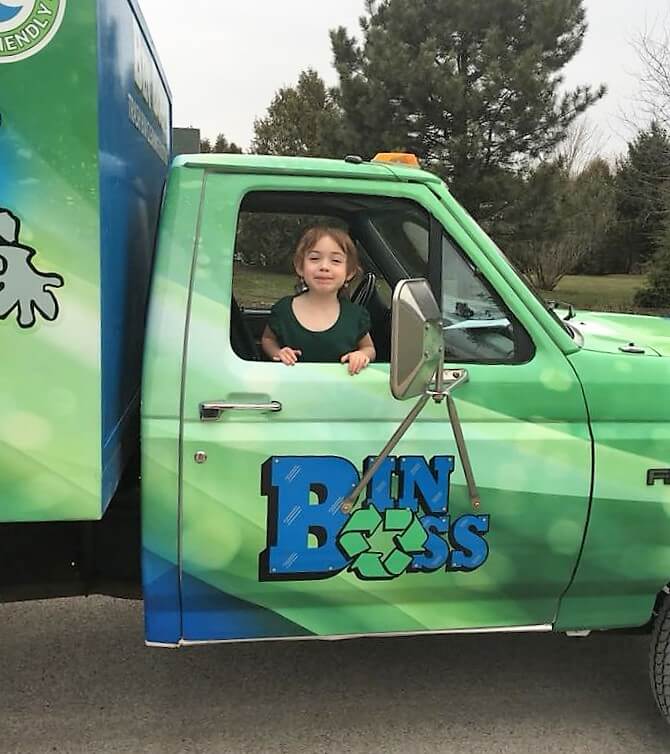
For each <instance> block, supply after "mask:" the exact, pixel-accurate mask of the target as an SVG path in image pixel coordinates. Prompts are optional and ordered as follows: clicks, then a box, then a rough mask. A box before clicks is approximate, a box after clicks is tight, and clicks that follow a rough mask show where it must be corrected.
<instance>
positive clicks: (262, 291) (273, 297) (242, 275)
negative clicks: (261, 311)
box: [233, 264, 297, 308]
mask: <svg viewBox="0 0 670 754" xmlns="http://www.w3.org/2000/svg"><path fill="white" fill-rule="evenodd" d="M296 282H297V278H296V276H295V274H288V273H286V274H284V273H281V272H269V271H267V270H263V269H262V268H258V267H245V266H244V265H241V264H240V265H235V269H234V271H233V291H234V293H235V298H236V299H237V301H238V302H239V303H240V304H241V305H242V306H247V307H268V308H269V307H270V306H272V304H274V302H275V301H278V300H279V299H280V298H282V297H283V296H289V295H291V294H292V293H294V292H295V284H296Z"/></svg>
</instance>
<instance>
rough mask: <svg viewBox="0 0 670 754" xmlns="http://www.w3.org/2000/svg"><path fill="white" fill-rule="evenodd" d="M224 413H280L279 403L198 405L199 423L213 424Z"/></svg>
mask: <svg viewBox="0 0 670 754" xmlns="http://www.w3.org/2000/svg"><path fill="white" fill-rule="evenodd" d="M224 411H261V412H271V413H274V412H277V411H281V403H280V402H279V401H270V402H269V403H228V402H226V401H207V402H203V403H201V404H200V421H203V422H215V421H218V420H219V419H220V418H221V415H222V414H223V412H224Z"/></svg>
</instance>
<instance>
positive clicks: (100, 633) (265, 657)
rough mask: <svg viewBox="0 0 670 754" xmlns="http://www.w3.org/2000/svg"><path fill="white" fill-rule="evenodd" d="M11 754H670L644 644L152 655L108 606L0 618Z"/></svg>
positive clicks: (42, 609) (75, 603) (129, 610)
mask: <svg viewBox="0 0 670 754" xmlns="http://www.w3.org/2000/svg"><path fill="white" fill-rule="evenodd" d="M0 642H1V649H0V652H1V655H0V657H1V660H0V705H1V708H0V752H3V753H4V752H22V753H23V752H25V753H26V754H40V753H41V752H86V753H87V754H88V753H90V752H94V753H95V754H98V753H103V752H132V753H133V754H138V753H139V752H152V753H153V752H156V753H157V754H171V753H172V752H175V753H176V752H217V753H219V752H226V753H227V752H245V753H246V752H249V753H252V752H263V754H272V753H274V752H286V753H287V754H289V753H290V754H303V753H305V754H307V753H309V754H314V753H316V752H347V753H349V752H351V753H352V754H354V753H356V754H357V753H359V752H360V753H361V754H363V752H365V753H366V754H369V753H370V752H384V754H396V753H397V754H400V753H401V752H402V754H422V753H423V752H425V753H426V754H441V753H442V752H459V754H461V753H463V752H468V753H476V752H487V753H489V754H497V753H498V752H500V753H502V752H505V753H507V752H510V753H511V752H514V753H515V754H524V753H525V752H528V753H529V754H543V753H544V752H570V753H571V754H579V753H581V752H595V753H597V754H600V753H601V752H602V753H603V754H605V753H607V754H617V753H618V752H621V753H622V754H623V753H624V752H625V753H626V754H647V753H648V754H652V753H653V754H656V753H658V754H661V753H662V754H667V752H668V751H670V725H667V724H666V723H664V722H663V721H662V720H661V718H660V716H659V715H658V714H657V712H656V708H655V706H654V703H653V700H652V698H651V694H650V691H649V686H648V682H647V676H646V673H647V639H646V637H628V636H595V637H592V638H590V639H586V640H568V639H566V638H564V637H560V636H536V635H518V636H517V635H510V636H487V637H481V636H455V637H417V638H410V639H374V640H356V641H346V642H338V643H326V642H316V641H311V642H295V643H294V642H279V643H266V644H240V645H228V646H218V647H202V648H197V649H188V650H180V651H175V650H158V649H146V648H145V647H144V646H143V644H142V609H141V605H140V604H138V603H129V602H123V601H119V600H112V599H107V598H102V597H95V598H89V599H74V600H55V601H51V602H38V603H26V604H18V605H3V606H0Z"/></svg>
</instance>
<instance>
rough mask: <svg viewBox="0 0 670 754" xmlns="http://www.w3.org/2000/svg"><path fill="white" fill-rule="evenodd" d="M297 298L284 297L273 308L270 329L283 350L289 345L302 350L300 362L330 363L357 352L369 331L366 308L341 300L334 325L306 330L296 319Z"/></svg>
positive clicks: (368, 316)
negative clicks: (318, 330) (361, 340)
mask: <svg viewBox="0 0 670 754" xmlns="http://www.w3.org/2000/svg"><path fill="white" fill-rule="evenodd" d="M294 298H295V297H294V296H286V298H282V299H280V300H279V301H277V303H276V304H275V305H274V306H273V307H272V310H271V312H270V318H269V319H268V326H269V328H270V329H271V330H272V332H273V333H274V334H275V335H276V337H277V341H278V342H279V345H280V347H281V348H284V346H288V347H289V348H293V349H294V350H297V351H302V356H300V358H299V359H298V361H299V362H300V361H305V362H321V363H330V362H334V361H339V360H340V359H341V358H342V356H344V354H345V353H349V352H350V351H355V350H356V349H357V347H358V343H359V341H360V339H361V338H362V337H363V336H364V335H367V333H369V332H370V315H369V314H368V311H367V309H364V308H363V307H362V306H359V305H358V304H352V303H351V301H349V299H347V298H341V299H340V316H339V317H338V318H337V321H336V322H335V324H334V325H333V326H332V327H330V328H328V330H323V331H321V332H314V331H312V330H307V329H305V328H304V327H303V326H302V325H301V324H300V322H298V320H297V319H296V317H295V314H294V313H293V308H292V306H291V302H292V301H293V299H294Z"/></svg>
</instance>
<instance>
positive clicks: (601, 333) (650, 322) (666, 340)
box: [567, 311, 670, 356]
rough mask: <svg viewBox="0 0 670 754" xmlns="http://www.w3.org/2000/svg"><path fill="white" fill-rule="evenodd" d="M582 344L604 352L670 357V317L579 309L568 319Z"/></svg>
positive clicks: (586, 347) (587, 347)
mask: <svg viewBox="0 0 670 754" xmlns="http://www.w3.org/2000/svg"><path fill="white" fill-rule="evenodd" d="M567 324H568V325H570V327H572V328H573V329H574V330H576V331H577V334H578V336H580V337H578V339H579V340H583V343H582V347H583V348H585V349H586V350H588V351H600V352H603V353H616V354H620V353H630V354H631V355H638V356H640V355H646V356H670V318H667V317H648V316H640V315H636V314H610V313H601V312H587V311H578V312H576V314H575V316H574V317H573V318H572V319H570V320H568V321H567Z"/></svg>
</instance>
